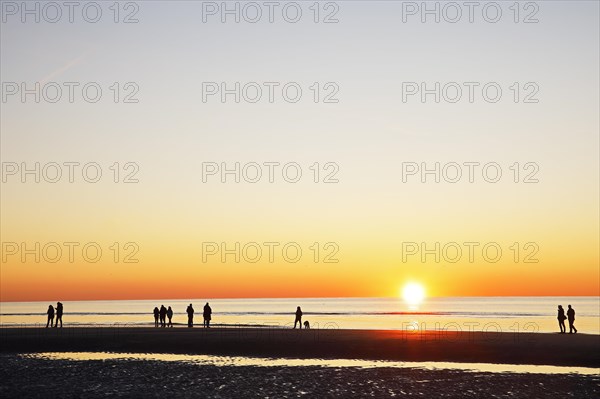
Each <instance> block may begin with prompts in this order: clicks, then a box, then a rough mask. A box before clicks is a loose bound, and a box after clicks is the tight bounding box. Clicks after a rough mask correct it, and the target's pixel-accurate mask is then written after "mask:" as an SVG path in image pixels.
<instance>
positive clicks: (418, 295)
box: [402, 283, 425, 305]
mask: <svg viewBox="0 0 600 399" xmlns="http://www.w3.org/2000/svg"><path fill="white" fill-rule="evenodd" d="M402 298H403V299H404V301H406V303H408V304H409V305H418V304H420V303H421V302H423V299H424V298H425V288H423V285H421V284H419V283H408V284H406V285H405V286H404V287H403V288H402Z"/></svg>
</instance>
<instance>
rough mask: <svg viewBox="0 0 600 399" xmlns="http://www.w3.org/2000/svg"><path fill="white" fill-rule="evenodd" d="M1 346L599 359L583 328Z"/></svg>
mask: <svg viewBox="0 0 600 399" xmlns="http://www.w3.org/2000/svg"><path fill="white" fill-rule="evenodd" d="M0 342H1V343H2V345H1V351H2V352H3V353H28V352H75V351H81V352H84V351H92V352H98V351H103V352H143V353H179V354H213V355H238V356H257V357H294V358H340V359H369V360H398V361H444V362H470V363H506V364H532V365H553V366H580V367H600V336H599V335H587V334H573V335H568V334H566V335H561V334H544V333H517V334H513V333H491V332H488V333H483V332H434V331H427V332H419V333H414V332H406V331H390V330H379V331H378V330H326V329H325V330H317V329H313V330H291V329H279V328H278V329H255V328H211V329H210V330H206V329H201V328H192V329H188V328H173V329H160V328H159V329H155V328H114V327H106V328H93V327H92V328H81V327H69V328H63V329H62V330H61V329H43V328H41V329H37V328H1V329H0Z"/></svg>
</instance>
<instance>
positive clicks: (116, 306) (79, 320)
mask: <svg viewBox="0 0 600 399" xmlns="http://www.w3.org/2000/svg"><path fill="white" fill-rule="evenodd" d="M206 301H207V299H193V300H191V301H190V300H143V301H79V302H66V301H64V302H63V304H64V309H65V310H64V312H65V313H64V316H63V322H64V323H65V324H67V325H82V324H89V325H111V324H115V323H118V324H121V325H131V326H145V325H146V326H151V325H153V323H154V319H153V316H152V310H153V309H154V307H155V306H158V307H160V305H161V304H164V305H165V306H171V307H172V308H173V311H174V313H175V315H174V317H173V322H174V323H175V324H176V325H185V323H186V322H187V321H186V320H187V319H186V314H185V310H186V307H187V305H188V304H189V303H190V302H192V303H193V305H194V309H195V311H196V316H195V322H196V323H201V322H202V320H201V319H202V307H203V306H204V303H205V302H206ZM208 301H209V302H210V305H211V307H212V309H213V321H212V323H213V324H214V325H215V326H218V325H256V326H280V327H291V326H293V321H294V312H295V310H296V306H301V307H302V310H303V312H304V318H303V320H308V321H309V322H310V324H311V326H312V327H313V328H331V329H335V328H346V329H350V328H352V329H407V330H408V329H411V330H412V329H427V330H434V329H446V330H462V331H467V330H469V329H473V330H477V331H504V332H515V331H531V332H535V331H539V332H557V331H558V325H557V321H556V307H557V305H559V304H562V305H563V307H564V308H565V309H566V308H567V305H568V304H571V305H572V306H573V308H574V309H575V311H576V322H575V325H576V327H577V329H578V330H579V332H580V333H591V334H600V297H468V298H429V299H427V300H426V301H425V302H424V303H422V304H421V305H419V306H418V307H411V306H408V305H407V304H405V303H404V302H403V301H402V300H400V299H396V298H299V299H294V298H292V299H214V300H212V299H208ZM48 305H49V303H48V302H2V303H0V323H1V324H2V325H4V326H7V325H13V324H19V325H23V324H24V325H30V326H35V325H36V324H44V325H45V323H46V316H45V312H46V309H47V308H48ZM54 305H55V304H54Z"/></svg>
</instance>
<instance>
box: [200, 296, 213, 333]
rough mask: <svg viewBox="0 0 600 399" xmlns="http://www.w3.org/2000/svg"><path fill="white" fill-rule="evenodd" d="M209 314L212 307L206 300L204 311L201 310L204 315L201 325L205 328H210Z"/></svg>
mask: <svg viewBox="0 0 600 399" xmlns="http://www.w3.org/2000/svg"><path fill="white" fill-rule="evenodd" d="M211 315H212V309H211V308H210V306H209V305H208V302H206V305H204V312H202V316H203V317H204V324H203V325H204V327H206V328H210V319H211V318H212V316H211Z"/></svg>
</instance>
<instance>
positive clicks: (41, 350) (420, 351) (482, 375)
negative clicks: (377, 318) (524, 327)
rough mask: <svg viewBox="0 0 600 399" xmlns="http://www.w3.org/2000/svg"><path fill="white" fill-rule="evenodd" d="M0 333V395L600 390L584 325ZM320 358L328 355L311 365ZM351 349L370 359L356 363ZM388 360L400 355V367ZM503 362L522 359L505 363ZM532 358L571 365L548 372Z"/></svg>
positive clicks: (579, 393)
mask: <svg viewBox="0 0 600 399" xmlns="http://www.w3.org/2000/svg"><path fill="white" fill-rule="evenodd" d="M0 339H1V342H2V346H1V347H2V351H1V354H0V359H1V367H0V381H1V383H0V396H2V397H3V398H21V397H32V398H36V397H55V396H61V397H66V398H71V397H72V398H76V397H90V398H96V397H105V396H107V395H119V396H128V397H159V396H164V395H174V396H177V397H211V398H213V397H214V398H235V397H262V398H267V397H276V398H280V397H325V398H327V397H396V396H399V397H414V396H419V397H442V398H458V397H461V398H464V397H472V398H480V397H496V398H511V397H531V398H564V397H577V398H587V397H597V396H598V394H600V376H599V375H598V373H594V368H595V369H597V370H599V372H600V368H599V367H600V351H598V349H599V346H600V337H599V336H598V335H588V334H573V335H569V334H563V335H561V334H542V333H519V334H509V333H482V332H470V333H469V332H434V331H424V332H408V331H392V330H329V329H311V330H304V329H303V330H299V329H296V330H294V329H282V328H247V327H244V328H235V327H231V328H211V329H203V328H199V327H194V328H186V327H175V328H140V327H104V328H98V327H87V328H86V327H65V328H62V329H61V328H48V329H46V328H30V327H25V328H1V329H0ZM153 354H155V355H153ZM156 354H162V355H160V356H159V355H156ZM177 354H179V355H177ZM207 355H210V356H207ZM251 357H252V358H251ZM199 358H202V359H204V360H203V361H201V362H200V361H196V359H199ZM273 359H275V360H277V361H276V362H274V360H273ZM301 359H304V360H306V361H307V362H305V363H303V362H302V361H301ZM318 359H332V361H331V362H330V363H327V362H325V363H323V364H320V363H319V362H316V363H315V364H312V363H311V361H314V360H318ZM357 359H365V360H372V361H377V362H375V363H367V364H366V365H365V364H362V363H360V361H358V360H357ZM357 361H358V363H357ZM387 361H402V362H407V363H406V364H404V365H403V366H402V367H400V368H398V367H392V364H393V362H387ZM410 362H433V364H434V365H439V367H438V366H436V367H434V368H428V367H423V365H422V364H421V363H410ZM445 362H459V363H463V362H467V363H464V364H466V365H468V364H471V363H487V364H489V365H490V366H491V365H492V364H496V365H499V364H506V365H507V366H508V369H507V370H508V371H506V370H505V371H502V372H500V371H493V372H490V370H485V369H481V370H479V367H478V366H475V367H474V369H473V370H468V369H464V370H461V369H453V368H452V367H453V366H452V367H448V366H447V365H448V364H456V363H445ZM388 364H389V366H388ZM413 364H414V366H413ZM512 365H519V366H518V367H520V369H518V371H514V370H512V371H511V367H514V366H512ZM528 365H529V366H528ZM535 365H549V366H570V367H571V369H569V370H568V371H560V369H558V370H559V371H558V372H556V371H554V372H547V371H545V370H544V367H541V366H535ZM446 367H448V368H446ZM468 367H471V366H468ZM573 367H574V369H573ZM579 370H581V372H579ZM590 370H592V373H591V374H590ZM586 373H587V375H586Z"/></svg>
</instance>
